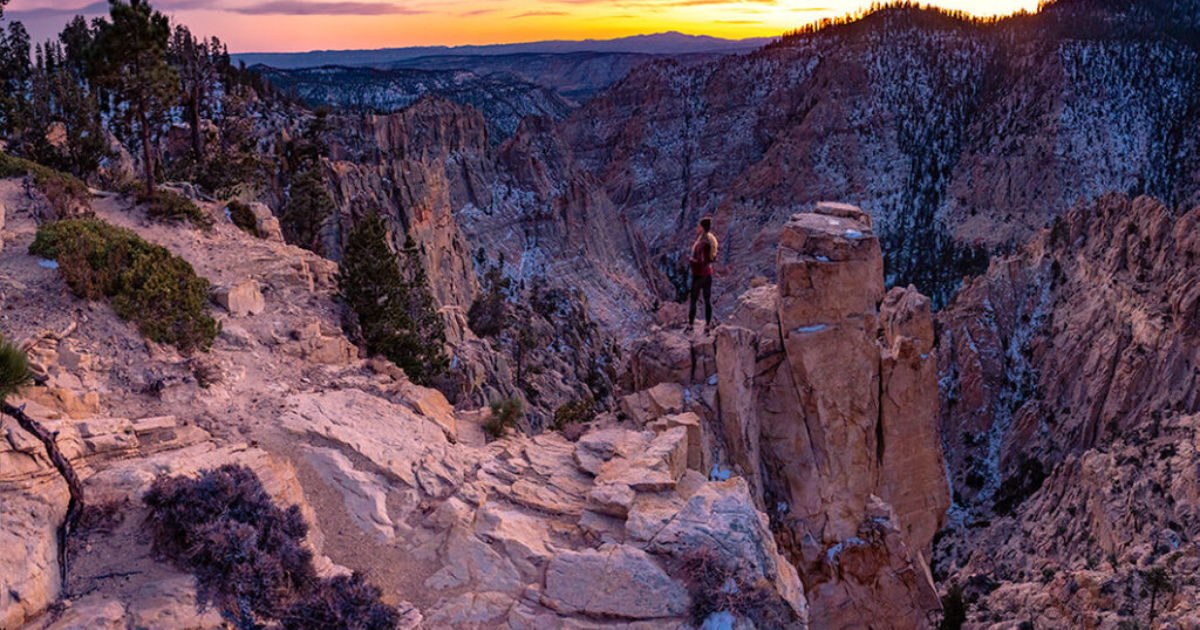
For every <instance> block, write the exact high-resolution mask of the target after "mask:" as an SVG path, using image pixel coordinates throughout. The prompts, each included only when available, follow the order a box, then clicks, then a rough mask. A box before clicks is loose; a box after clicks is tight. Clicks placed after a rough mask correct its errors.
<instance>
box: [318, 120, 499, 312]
mask: <svg viewBox="0 0 1200 630" xmlns="http://www.w3.org/2000/svg"><path fill="white" fill-rule="evenodd" d="M331 127H332V128H333V129H334V130H335V131H334V133H333V134H332V135H333V138H332V141H331V142H330V162H329V168H330V171H331V175H332V177H331V182H330V183H331V187H332V188H333V191H334V198H335V201H336V202H337V207H338V210H337V212H336V214H335V216H334V217H333V219H332V220H331V222H330V225H329V226H328V229H327V230H326V231H325V236H324V239H323V243H324V245H325V250H326V252H327V253H328V255H329V257H330V258H332V259H334V260H340V259H341V251H342V244H343V242H344V239H345V238H346V236H347V235H348V234H349V232H350V229H351V228H352V227H353V225H354V223H355V222H356V221H357V220H358V219H360V218H361V217H362V215H363V214H364V213H365V212H369V211H378V212H380V213H381V214H382V215H383V216H384V217H386V218H388V219H389V220H390V221H391V224H392V225H393V226H394V227H395V229H394V231H393V236H394V238H393V241H394V242H393V245H394V247H395V248H396V250H397V251H398V250H399V249H400V248H401V247H403V245H404V234H405V231H407V232H408V233H409V234H410V235H411V236H412V237H413V239H414V240H415V241H416V243H417V245H418V247H419V248H420V250H421V255H422V257H423V258H424V259H425V266H426V270H427V272H428V273H429V276H430V277H431V278H435V279H436V281H434V282H432V283H431V288H432V289H433V295H434V297H435V299H436V300H437V301H438V302H439V304H441V305H442V306H459V307H467V306H470V304H471V301H472V300H473V299H474V296H475V294H476V292H477V291H478V279H477V278H476V276H475V271H474V267H473V265H472V263H471V259H470V251H469V248H468V245H467V242H466V240H465V238H464V237H463V234H462V231H461V229H460V226H459V224H458V222H457V221H456V219H455V214H456V213H457V212H458V210H459V209H460V208H462V207H463V206H466V205H469V204H475V203H479V202H480V201H481V199H486V195H487V189H488V184H487V182H488V181H489V180H490V178H491V177H492V176H493V173H494V168H493V166H492V163H491V160H490V159H489V156H488V150H489V147H488V134H487V129H486V124H485V123H484V120H483V117H482V116H481V115H480V114H479V113H478V112H476V111H475V110H472V109H469V108H465V107H461V106H457V105H454V104H452V103H449V102H447V101H442V100H437V99H432V98H429V99H423V100H421V101H420V102H418V103H417V104H415V105H413V106H412V107H411V108H409V109H406V110H404V111H402V112H398V113H395V114H391V115H388V116H366V117H358V118H356V117H347V118H344V119H343V118H339V119H336V120H335V121H333V123H332V124H331Z"/></svg>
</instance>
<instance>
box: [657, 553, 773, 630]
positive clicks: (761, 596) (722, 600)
mask: <svg viewBox="0 0 1200 630" xmlns="http://www.w3.org/2000/svg"><path fill="white" fill-rule="evenodd" d="M676 576H677V577H678V578H679V579H680V581H682V582H683V584H684V585H686V586H687V589H688V594H689V595H690V596H691V599H692V607H691V610H689V611H688V612H689V615H690V616H691V621H692V623H693V624H694V625H695V626H697V627H699V626H701V625H703V624H704V620H705V619H708V617H709V616H711V615H714V614H717V613H729V614H732V615H735V616H738V617H743V618H745V619H749V620H750V621H752V622H754V626H755V627H757V628H763V629H764V630H766V629H780V630H782V629H783V628H791V627H794V626H795V623H796V620H795V619H794V616H795V615H794V613H793V612H792V611H791V609H790V607H789V606H788V604H787V603H786V602H785V601H783V599H782V598H781V597H780V596H779V595H778V594H777V593H775V592H774V589H773V588H772V587H771V586H770V585H769V584H768V583H766V581H765V580H761V579H760V580H752V579H750V578H749V577H748V576H746V575H745V572H744V571H743V570H742V569H741V568H739V567H737V566H735V565H733V564H731V563H727V562H725V561H723V560H722V559H721V557H720V556H719V555H718V554H717V552H715V551H713V550H712V549H708V548H704V547H701V548H697V549H693V550H692V551H690V552H688V553H687V554H685V555H684V556H683V557H682V558H681V560H680V563H679V567H678V569H677V571H676Z"/></svg>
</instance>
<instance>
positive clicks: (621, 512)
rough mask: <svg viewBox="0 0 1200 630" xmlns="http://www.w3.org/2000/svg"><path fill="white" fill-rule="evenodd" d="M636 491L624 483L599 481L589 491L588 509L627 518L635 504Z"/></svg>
mask: <svg viewBox="0 0 1200 630" xmlns="http://www.w3.org/2000/svg"><path fill="white" fill-rule="evenodd" d="M634 496H636V495H635V493H634V491H633V489H632V488H630V487H629V486H627V485H625V484H623V483H613V482H605V483H597V484H596V485H595V486H594V487H593V488H592V491H591V492H589V493H588V509H589V510H591V511H593V512H596V513H599V514H606V515H608V516H615V517H617V518H625V517H627V516H629V507H630V506H631V505H633V498H634Z"/></svg>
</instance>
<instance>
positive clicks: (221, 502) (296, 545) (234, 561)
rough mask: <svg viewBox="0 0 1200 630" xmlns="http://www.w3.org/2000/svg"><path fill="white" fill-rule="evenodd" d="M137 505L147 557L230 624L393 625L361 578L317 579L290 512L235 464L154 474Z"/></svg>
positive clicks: (377, 629)
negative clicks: (187, 576) (190, 584)
mask: <svg viewBox="0 0 1200 630" xmlns="http://www.w3.org/2000/svg"><path fill="white" fill-rule="evenodd" d="M145 501H146V506H147V507H149V508H150V514H149V515H148V516H147V518H146V524H147V526H148V527H149V529H150V534H151V538H152V540H153V542H154V549H155V551H156V552H157V553H159V554H162V555H163V556H165V557H166V558H168V559H169V560H171V561H172V562H174V563H175V564H176V565H178V566H180V567H182V568H184V569H187V570H189V571H191V572H192V574H193V575H194V576H195V577H196V585H197V590H198V593H199V596H200V598H201V600H202V601H203V602H204V603H206V604H207V603H211V604H214V605H216V606H217V607H218V608H219V609H220V610H221V613H222V615H223V616H224V617H225V618H226V619H228V620H230V621H232V622H233V623H234V624H235V625H236V627H238V628H243V629H246V628H263V627H266V626H270V627H279V626H274V625H273V623H272V622H278V623H280V624H281V626H282V628H285V629H286V630H317V629H318V628H347V629H353V630H392V629H394V628H395V627H396V624H397V622H398V621H399V614H398V613H397V611H396V609H395V608H392V607H390V606H387V605H386V604H384V603H382V602H381V601H379V597H380V592H379V589H377V588H375V587H374V586H371V585H370V584H367V583H366V582H364V581H363V579H362V577H361V576H359V575H357V574H356V575H353V576H349V577H345V576H341V577H337V578H333V579H322V578H319V577H318V576H317V573H316V569H315V568H314V566H313V562H312V553H311V552H309V550H308V549H307V548H305V546H304V537H305V535H306V534H307V532H308V525H307V524H306V523H305V522H304V518H303V516H301V514H300V508H299V507H297V506H294V505H293V506H291V507H290V508H288V509H286V510H283V509H280V508H279V507H278V506H276V505H275V504H274V502H273V501H272V500H271V497H270V495H268V494H267V492H266V490H265V489H264V488H263V486H262V482H261V481H260V480H259V479H258V477H257V476H256V475H255V474H254V472H253V471H251V470H250V469H248V468H246V467H244V466H232V465H226V466H223V467H221V468H219V469H216V470H204V471H201V473H200V476H199V477H197V478H188V477H182V476H181V477H166V476H163V477H159V478H158V479H157V480H155V482H154V485H153V486H151V488H150V491H149V492H148V493H147V494H146V498H145Z"/></svg>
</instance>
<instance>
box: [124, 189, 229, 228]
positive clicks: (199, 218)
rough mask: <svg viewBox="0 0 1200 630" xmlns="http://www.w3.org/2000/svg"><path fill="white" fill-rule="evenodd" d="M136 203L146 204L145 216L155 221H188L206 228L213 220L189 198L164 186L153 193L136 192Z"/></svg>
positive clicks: (210, 225) (210, 226)
mask: <svg viewBox="0 0 1200 630" xmlns="http://www.w3.org/2000/svg"><path fill="white" fill-rule="evenodd" d="M138 203H142V204H145V205H146V216H148V217H150V218H151V219H153V220H155V221H165V222H167V223H179V222H182V221H188V222H190V223H191V224H192V225H194V226H196V227H198V228H200V229H202V230H208V229H211V228H212V225H213V222H212V219H211V218H209V216H208V215H206V214H204V211H203V210H201V209H200V206H197V205H196V204H195V203H194V202H193V201H192V200H191V199H188V198H187V197H184V196H183V195H181V194H179V193H177V192H175V191H172V190H167V189H165V188H159V189H158V190H156V191H154V194H153V195H149V194H146V193H145V192H142V193H139V194H138Z"/></svg>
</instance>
